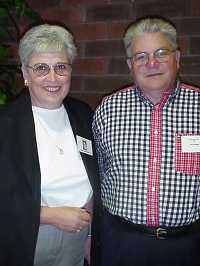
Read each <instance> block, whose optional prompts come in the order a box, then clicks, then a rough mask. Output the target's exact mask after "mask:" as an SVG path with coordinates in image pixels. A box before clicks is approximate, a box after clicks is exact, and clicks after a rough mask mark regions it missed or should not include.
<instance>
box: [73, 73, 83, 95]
mask: <svg viewBox="0 0 200 266" xmlns="http://www.w3.org/2000/svg"><path fill="white" fill-rule="evenodd" d="M82 87H83V81H82V78H81V77H76V76H74V74H73V72H72V80H71V88H70V92H77V91H79V92H80V91H81V90H82Z"/></svg>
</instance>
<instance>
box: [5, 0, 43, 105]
mask: <svg viewBox="0 0 200 266" xmlns="http://www.w3.org/2000/svg"><path fill="white" fill-rule="evenodd" d="M23 19H27V21H28V23H29V24H35V23H38V22H40V21H41V18H40V16H39V14H38V13H37V12H35V11H34V10H33V9H32V8H31V7H30V6H29V5H28V3H27V1H25V0H0V104H1V103H5V102H6V101H9V100H10V99H12V98H13V97H14V96H15V94H16V91H17V76H19V75H20V73H21V71H20V66H19V64H18V63H17V62H16V58H14V56H13V54H12V53H13V52H12V51H13V47H17V45H18V42H19V39H20V36H21V25H20V23H21V22H22V20H23Z"/></svg>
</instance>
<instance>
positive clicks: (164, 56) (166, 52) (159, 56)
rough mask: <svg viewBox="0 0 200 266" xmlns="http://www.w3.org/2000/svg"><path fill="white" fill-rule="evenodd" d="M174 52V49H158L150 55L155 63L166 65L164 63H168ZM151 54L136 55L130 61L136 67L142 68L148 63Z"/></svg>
mask: <svg viewBox="0 0 200 266" xmlns="http://www.w3.org/2000/svg"><path fill="white" fill-rule="evenodd" d="M175 51H176V49H174V50H170V49H164V48H160V49H158V50H156V51H154V52H153V53H151V54H152V55H153V58H154V59H155V60H156V61H157V62H159V63H166V62H168V60H169V57H170V55H171V54H172V53H173V52H175ZM151 54H149V53H146V52H142V53H136V54H134V55H133V56H132V57H131V58H130V59H131V60H132V61H133V63H134V64H135V65H136V66H143V65H146V64H147V63H148V62H149V56H150V55H151Z"/></svg>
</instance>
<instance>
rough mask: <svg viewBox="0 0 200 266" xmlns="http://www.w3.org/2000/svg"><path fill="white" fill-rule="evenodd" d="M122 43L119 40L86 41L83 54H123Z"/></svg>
mask: <svg viewBox="0 0 200 266" xmlns="http://www.w3.org/2000/svg"><path fill="white" fill-rule="evenodd" d="M123 55H125V49H124V44H123V42H122V41H121V40H116V41H115V40H114V41H94V42H86V44H85V56H123Z"/></svg>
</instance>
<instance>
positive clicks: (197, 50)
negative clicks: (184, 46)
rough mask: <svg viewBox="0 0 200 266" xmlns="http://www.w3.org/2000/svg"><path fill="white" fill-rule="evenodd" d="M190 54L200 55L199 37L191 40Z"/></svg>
mask: <svg viewBox="0 0 200 266" xmlns="http://www.w3.org/2000/svg"><path fill="white" fill-rule="evenodd" d="M190 53H191V54H196V55H197V54H200V37H196V38H195V37H194V38H191V45H190Z"/></svg>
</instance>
